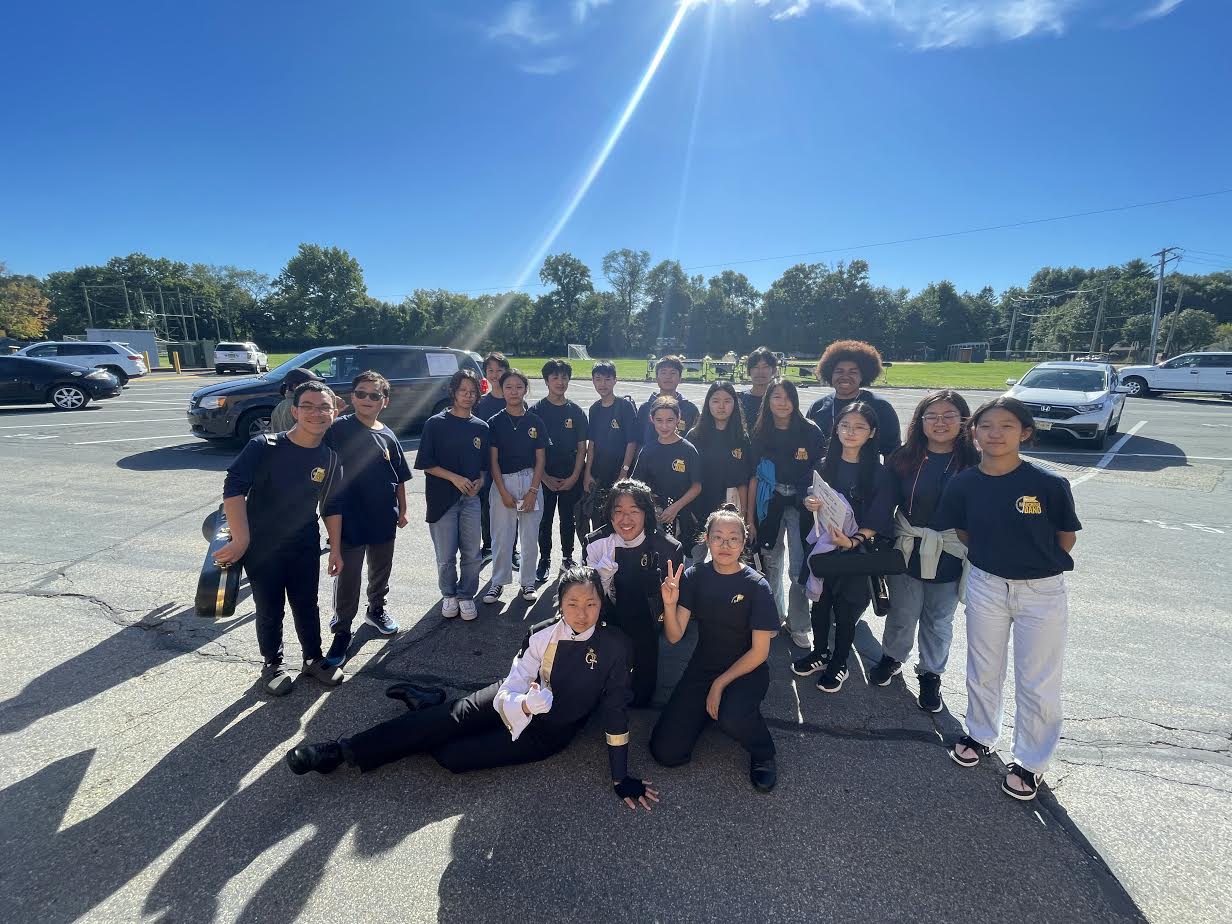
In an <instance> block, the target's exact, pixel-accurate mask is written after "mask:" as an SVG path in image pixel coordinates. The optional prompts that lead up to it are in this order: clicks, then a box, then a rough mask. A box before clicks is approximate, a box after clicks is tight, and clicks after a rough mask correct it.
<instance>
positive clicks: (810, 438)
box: [753, 420, 826, 493]
mask: <svg viewBox="0 0 1232 924" xmlns="http://www.w3.org/2000/svg"><path fill="white" fill-rule="evenodd" d="M825 445H826V443H825V438H824V437H823V436H822V435H821V431H820V430H818V429H817V425H816V424H814V423H813V422H812V421H807V420H806V421H805V422H804V423H803V424H800V423H798V422H796V423H793V426H790V427H788V428H787V429H786V430H780V429H779V428H778V427H776V426H775V425H774V423H773V421H766V426H765V427H763V428H762V432H761V433H760V434H758V435H757V436H755V437H753V460H754V465H753V467H754V469H756V467H757V465H758V464H760V462H761V460H762V459H769V460H770V461H771V462H773V463H774V480H775V482H776V483H777V484H784V485H790V486H791V487H794V488H795V489H796V490H797V491H799V492H801V493H803V492H804V491H805V490H807V489H808V487H809V486H810V485H811V484H812V483H813V469H814V468H816V466H817V463H818V462H820V461H821V454H822V450H823V449H824V448H825Z"/></svg>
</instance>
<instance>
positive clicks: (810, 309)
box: [0, 243, 1232, 359]
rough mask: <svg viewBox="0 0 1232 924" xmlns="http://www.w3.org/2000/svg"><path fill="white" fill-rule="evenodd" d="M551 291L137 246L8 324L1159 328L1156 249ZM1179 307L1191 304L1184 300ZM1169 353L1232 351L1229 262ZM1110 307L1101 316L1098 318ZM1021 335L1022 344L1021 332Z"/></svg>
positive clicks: (940, 342)
mask: <svg viewBox="0 0 1232 924" xmlns="http://www.w3.org/2000/svg"><path fill="white" fill-rule="evenodd" d="M539 280H540V282H541V283H542V284H543V286H544V291H543V293H542V294H541V295H538V296H537V297H532V296H531V295H529V294H527V293H526V292H506V293H501V294H490V295H488V294H485V295H477V296H472V295H468V294H466V293H463V292H452V291H447V290H444V289H416V290H415V291H414V292H412V293H411V294H410V295H407V296H406V297H404V298H403V299H401V300H400V301H397V302H391V301H386V300H382V299H379V298H376V297H374V296H372V295H370V294H369V293H368V289H367V286H366V284H365V282H364V275H363V270H362V268H361V267H360V265H359V262H358V261H357V260H356V259H355V258H354V257H352V256H351V255H350V254H349V253H348V252H347V251H345V250H343V249H341V248H338V247H323V246H320V245H317V244H309V243H304V244H300V246H299V248H298V251H297V252H296V253H295V255H294V256H292V257H291V258H290V259H289V260H288V261H287V263H286V265H285V266H284V267H283V269H282V271H281V272H280V273H279V274H278V275H277V276H275V277H273V278H270V277H269V276H268V275H266V274H264V273H260V272H257V271H255V270H248V269H241V268H239V267H235V266H208V265H205V264H199V263H197V264H189V263H183V262H180V261H175V260H169V259H165V258H152V257H148V256H146V255H144V254H140V253H134V254H130V255H128V256H125V257H114V258H112V259H111V260H109V261H107V263H105V264H103V265H101V266H82V267H78V268H76V269H73V270H64V271H57V272H52V273H49V274H48V275H47V276H46V277H43V278H38V277H34V276H26V275H13V274H7V273H6V272H5V271H4V267H3V265H2V264H0V334H3V333H7V334H8V335H9V336H13V337H17V338H21V339H35V338H41V337H49V338H58V337H63V336H66V335H80V334H81V332H82V331H83V330H84V329H85V327H86V326H87V325H88V324H91V322H92V326H94V327H99V328H149V327H153V326H154V322H155V317H154V315H155V312H157V311H159V310H162V311H164V312H165V311H166V310H167V304H168V302H170V303H171V305H172V306H173V307H172V311H173V312H174V310H175V308H177V307H178V308H180V309H181V310H182V308H183V306H184V304H185V299H187V303H188V304H189V305H190V306H191V307H192V309H193V311H194V312H195V314H196V316H197V327H198V332H199V335H200V336H201V337H202V338H208V339H230V338H232V337H235V338H239V339H252V340H255V341H256V342H258V343H259V344H261V345H262V346H263V347H264V348H266V349H268V350H280V351H281V350H299V349H303V348H306V347H310V346H315V345H320V344H325V343H343V342H351V343H435V344H448V345H465V346H468V347H471V348H473V349H478V350H484V349H487V348H490V347H495V348H500V349H503V350H505V351H506V352H509V353H517V354H520V355H557V354H563V353H564V352H565V347H566V344H568V343H582V344H586V345H587V346H588V348H589V349H590V352H591V353H592V355H596V356H598V355H604V356H644V355H647V354H650V353H656V354H657V353H662V352H664V351H666V350H674V351H681V352H684V353H685V354H687V355H690V356H700V355H703V354H710V355H721V354H723V353H726V352H727V351H729V350H733V351H736V352H737V353H744V352H747V351H748V350H749V349H750V348H752V347H753V346H756V345H758V344H761V343H768V344H773V345H775V346H776V347H777V348H784V347H786V352H795V353H798V354H799V355H805V356H809V355H814V354H816V353H817V352H818V350H819V349H820V347H821V345H823V344H825V343H827V342H829V341H830V340H833V339H835V338H836V337H854V338H858V339H861V340H867V341H869V342H870V343H873V344H875V345H876V346H877V347H878V348H879V349H880V350H881V351H882V353H883V354H884V355H885V356H886V357H887V358H891V359H937V358H945V356H946V350H947V348H948V347H949V346H950V345H952V344H956V343H962V342H984V341H987V342H989V343H990V348H991V350H992V352H993V353H994V354H995V355H1003V354H1005V353H1006V351H1009V352H1011V353H1026V352H1028V351H1047V350H1059V351H1079V352H1084V351H1086V350H1088V349H1089V348H1090V347H1091V344H1092V340H1093V335H1094V333H1095V331H1096V326H1097V324H1098V336H1097V337H1095V347H1096V349H1097V350H1107V349H1110V348H1113V347H1114V346H1116V345H1122V346H1124V347H1131V346H1133V345H1135V344H1137V345H1138V346H1139V350H1140V354H1141V352H1144V351H1145V348H1146V346H1147V343H1148V342H1149V339H1150V327H1151V316H1152V311H1153V308H1154V304H1155V290H1156V274H1155V270H1154V267H1153V266H1152V265H1151V264H1148V263H1147V262H1145V261H1144V260H1141V259H1132V260H1130V261H1128V262H1127V263H1125V264H1122V265H1119V266H1107V267H1103V268H1090V269H1083V268H1080V267H1070V268H1068V269H1066V268H1059V267H1044V268H1042V269H1040V270H1038V271H1037V272H1036V273H1035V274H1034V275H1032V277H1031V279H1030V280H1029V281H1028V282H1027V284H1026V285H1025V286H1012V287H1010V288H1009V289H1007V290H1005V291H1003V292H1000V293H997V292H995V291H994V290H993V289H992V288H991V287H988V286H986V287H984V288H982V289H980V290H979V291H976V292H970V291H959V290H958V288H957V287H956V286H954V285H953V283H951V282H949V281H945V280H942V281H940V282H933V283H929V284H928V285H927V286H925V287H924V288H923V289H921V290H920V291H918V292H916V293H914V294H913V293H911V292H910V291H909V290H907V289H905V288H889V287H886V286H878V285H875V284H874V283H873V282H872V280H871V278H870V270H869V265H868V263H867V262H866V261H864V260H858V259H857V260H851V261H849V262H840V263H837V264H834V265H830V264H826V263H798V264H796V265H795V266H791V267H789V268H788V269H786V270H785V271H784V272H783V273H782V275H781V276H779V278H777V279H776V280H774V282H772V283H771V284H770V286H769V287H768V288H767V289H766V290H765V291H764V292H763V291H759V290H758V289H757V288H756V287H755V286H754V285H753V284H752V283H751V282H750V281H749V279H748V277H747V276H745V275H744V274H743V273H739V272H735V271H733V270H724V271H722V272H720V273H717V274H715V275H712V276H710V277H709V278H707V277H705V276H703V275H700V274H697V275H690V274H689V273H688V272H687V271H686V270H685V269H684V268H683V267H682V266H681V265H680V263H679V262H678V261H676V260H661V261H659V262H658V263H654V264H652V261H651V256H650V253H649V252H648V251H645V250H630V249H622V250H613V251H611V252H610V253H608V254H607V255H606V256H605V257H604V258H603V261H602V264H601V265H600V267H599V276H598V277H596V276H594V275H593V274H592V271H591V268H590V267H589V266H588V265H587V264H586V263H585V262H583V261H582V260H580V259H578V258H577V257H575V256H574V255H572V254H570V253H558V254H553V255H551V256H549V257H547V258H546V259H545V260H544V262H543V266H542V267H541V269H540V271H539ZM1178 300H1179V304H1180V306H1181V307H1180V310H1179V311H1176V310H1175V309H1176V307H1177V304H1178ZM1164 307H1165V324H1164V328H1163V332H1162V335H1161V339H1160V344H1161V347H1162V345H1163V344H1164V343H1165V342H1167V338H1168V335H1169V331H1171V343H1170V349H1171V352H1172V353H1176V352H1180V351H1184V350H1189V349H1196V348H1201V347H1205V346H1209V345H1214V344H1225V345H1232V273H1229V272H1226V271H1222V272H1214V273H1208V274H1205V275H1189V274H1180V273H1172V274H1170V275H1169V276H1168V277H1167V279H1166V286H1165V298H1164ZM1101 309H1102V315H1101ZM1011 333H1012V335H1013V340H1012V341H1011V340H1010V336H1011Z"/></svg>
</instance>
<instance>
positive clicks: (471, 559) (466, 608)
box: [415, 369, 488, 622]
mask: <svg viewBox="0 0 1232 924" xmlns="http://www.w3.org/2000/svg"><path fill="white" fill-rule="evenodd" d="M478 398H479V376H477V375H476V374H475V372H474V371H473V370H471V369H459V370H458V371H457V372H455V373H454V374H453V377H452V378H450V380H449V402H450V403H449V408H448V410H444V411H441V413H439V414H437V415H436V416H435V417H430V418H429V419H428V422H427V423H425V424H424V428H423V435H422V437H421V438H420V441H419V453H418V455H416V456H415V467H416V468H418V469H422V470H424V471H425V472H427V473H428V480H427V481H426V482H425V484H424V498H425V500H426V501H427V506H428V513H427V520H428V530H429V532H431V533H432V545H433V547H434V548H435V549H436V573H437V578H436V579H437V586H438V587H440V591H441V615H442V616H444V617H445V618H446V619H453V618H454V617H455V616H458V615H459V614H460V615H461V616H462V618H463V619H464V620H466V621H468V622H469V621H470V620H472V619H474V618H475V617H476V616H477V615H479V613H478V610H477V609H476V607H475V593H476V592H477V591H478V590H479V567H480V564H481V561H480V557H479V529H480V527H479V498H480V497H481V496H482V495H483V493H484V491H483V487H484V471H485V470H486V468H487V459H488V425H487V423H486V422H484V421H482V420H480V419H479V418H478V417H475V416H473V415H472V414H471V408H473V407H474V405H475V403H476V401H477V400H478ZM459 557H461V560H462V576H461V578H460V579H459V577H458V559H459Z"/></svg>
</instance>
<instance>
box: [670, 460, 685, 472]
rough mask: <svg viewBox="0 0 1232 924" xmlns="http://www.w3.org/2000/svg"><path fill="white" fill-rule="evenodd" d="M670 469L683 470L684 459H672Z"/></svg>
mask: <svg viewBox="0 0 1232 924" xmlns="http://www.w3.org/2000/svg"><path fill="white" fill-rule="evenodd" d="M672 471H673V472H681V473H683V472H684V459H672Z"/></svg>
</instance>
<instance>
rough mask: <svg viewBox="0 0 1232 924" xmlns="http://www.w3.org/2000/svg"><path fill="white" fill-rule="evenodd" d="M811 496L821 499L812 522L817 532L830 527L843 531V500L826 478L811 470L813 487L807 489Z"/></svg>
mask: <svg viewBox="0 0 1232 924" xmlns="http://www.w3.org/2000/svg"><path fill="white" fill-rule="evenodd" d="M809 493H810V494H811V495H813V497H817V498H820V499H821V510H819V511H817V513H815V514H813V523H814V525H816V527H817V531H818V532H822V531H827V530H829V529H831V528H833V529H836V530H838V531H839V532H842V531H843V502H842V500H840V497H841V496H842V495H840V494H839V493H838V491H835V490H834V489H833V488H832V487H830V485H829V484H827V483H826V480H825V479H824V478H822V477H821V476H820V475H819V474H817V473H816V472H813V487H812V488H811V489H810V490H809Z"/></svg>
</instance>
